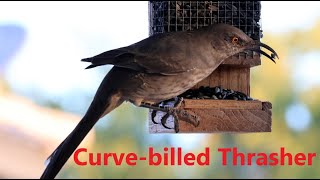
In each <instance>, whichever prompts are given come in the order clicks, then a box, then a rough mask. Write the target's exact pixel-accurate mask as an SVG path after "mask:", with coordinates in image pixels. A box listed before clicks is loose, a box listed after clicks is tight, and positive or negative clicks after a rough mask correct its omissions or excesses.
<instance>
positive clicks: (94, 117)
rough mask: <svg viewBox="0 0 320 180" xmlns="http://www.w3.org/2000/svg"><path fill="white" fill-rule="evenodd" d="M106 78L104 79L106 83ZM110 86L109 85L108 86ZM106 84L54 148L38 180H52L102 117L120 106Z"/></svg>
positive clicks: (120, 102) (119, 96) (116, 95)
mask: <svg viewBox="0 0 320 180" xmlns="http://www.w3.org/2000/svg"><path fill="white" fill-rule="evenodd" d="M106 79H108V77H106V78H105V79H104V81H105V82H106V81H107V80H106ZM108 85H110V84H108ZM106 86H107V84H106V83H103V82H102V83H101V85H100V87H99V89H98V91H97V93H96V95H95V97H94V99H93V101H92V103H91V105H90V106H89V108H88V111H87V112H86V114H85V115H84V117H83V118H82V119H81V121H80V122H79V124H78V125H77V126H76V127H75V129H74V130H73V131H72V132H71V133H70V134H69V136H68V137H67V138H66V139H65V140H64V141H63V142H62V143H61V144H60V145H59V146H58V147H57V148H56V150H55V151H54V152H53V153H52V154H51V156H50V157H49V158H48V160H47V161H49V164H48V165H47V167H46V169H45V171H44V172H43V174H42V176H41V177H40V179H53V178H55V176H56V175H57V174H58V173H59V171H60V170H61V168H62V167H63V166H64V164H65V163H66V161H67V160H68V159H69V157H70V156H71V155H72V153H73V152H74V151H75V149H76V148H77V147H78V146H79V144H80V143H81V142H82V140H83V139H84V138H85V137H86V135H87V134H88V133H89V131H90V130H91V129H92V128H93V126H94V125H95V123H96V122H97V121H98V120H99V119H100V118H101V117H103V116H104V115H106V114H107V113H109V112H111V111H112V110H113V109H115V108H116V107H118V106H119V105H120V104H122V102H123V100H122V99H121V95H120V94H119V93H118V92H117V91H115V90H113V89H110V88H108V87H106Z"/></svg>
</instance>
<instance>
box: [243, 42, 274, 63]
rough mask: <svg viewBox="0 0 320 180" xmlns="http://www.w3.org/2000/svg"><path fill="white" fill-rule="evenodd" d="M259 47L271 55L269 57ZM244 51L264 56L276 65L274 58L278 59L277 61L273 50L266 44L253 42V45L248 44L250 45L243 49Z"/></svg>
mask: <svg viewBox="0 0 320 180" xmlns="http://www.w3.org/2000/svg"><path fill="white" fill-rule="evenodd" d="M260 47H264V48H266V49H268V50H269V51H271V55H269V54H268V53H266V52H264V51H262V50H261V49H260ZM245 50H250V51H255V52H258V53H260V54H262V55H264V56H266V57H267V58H269V59H270V60H271V61H273V62H274V63H276V62H275V58H278V59H279V56H278V54H277V53H276V51H275V50H273V49H272V48H271V47H270V46H268V45H266V44H264V43H262V42H259V41H253V43H250V44H249V45H248V47H247V48H245Z"/></svg>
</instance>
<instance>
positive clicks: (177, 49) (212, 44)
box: [41, 24, 278, 179]
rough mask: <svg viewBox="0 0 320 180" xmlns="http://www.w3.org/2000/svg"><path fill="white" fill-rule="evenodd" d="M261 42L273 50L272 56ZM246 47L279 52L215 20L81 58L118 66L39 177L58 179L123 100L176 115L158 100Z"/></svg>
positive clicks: (183, 88) (176, 92) (192, 83)
mask: <svg viewBox="0 0 320 180" xmlns="http://www.w3.org/2000/svg"><path fill="white" fill-rule="evenodd" d="M260 47H264V48H266V49H268V50H270V51H271V52H272V53H271V55H269V54H267V53H266V52H264V51H262V50H261V49H260ZM247 50H252V51H256V52H258V53H260V54H263V55H265V56H267V57H268V58H269V59H271V60H272V61H274V58H275V57H278V56H277V53H276V52H275V51H274V50H273V49H272V48H271V47H269V46H268V45H266V44H263V43H260V42H256V41H253V40H252V39H251V38H250V37H248V36H247V35H246V34H245V33H244V32H242V31H241V30H240V29H238V28H236V27H234V26H231V25H227V24H214V25H210V26H206V27H203V28H200V29H197V30H193V31H183V32H169V33H162V34H156V35H153V36H150V37H148V38H146V39H143V40H142V41H139V42H137V43H135V44H132V45H130V46H127V47H122V48H118V49H113V50H109V51H106V52H104V53H101V54H99V55H96V56H94V57H91V58H86V59H83V60H82V61H85V62H91V65H90V66H88V67H87V68H93V67H96V66H101V65H108V64H109V65H114V66H113V67H112V69H111V70H110V71H109V72H108V74H107V75H106V76H105V78H104V79H103V81H102V82H101V84H100V86H99V88H98V90H97V92H96V94H95V96H94V99H93V101H92V102H91V104H90V106H89V108H88V110H87V112H86V113H85V115H84V116H83V118H82V119H81V121H80V122H79V124H78V125H77V126H76V127H75V129H74V130H73V131H72V132H71V133H70V134H69V136H68V137H67V138H66V139H65V140H64V141H63V142H62V143H61V144H60V145H59V146H58V147H57V149H56V150H55V151H54V152H53V153H52V154H51V156H50V157H49V159H48V160H49V161H50V162H49V164H48V165H47V167H46V169H45V171H44V173H43V174H42V176H41V178H43V179H44V178H50V179H51V178H54V177H55V176H56V175H57V174H58V172H59V171H60V169H61V168H62V167H63V165H64V164H65V162H66V161H67V160H68V158H69V157H70V156H71V155H72V153H73V152H74V151H75V149H76V148H77V147H78V146H79V144H80V143H81V141H82V140H83V139H84V138H85V136H86V135H87V134H88V132H89V131H90V130H91V129H92V128H93V126H94V125H95V123H96V122H97V121H98V120H99V119H100V118H102V117H104V116H105V115H106V114H108V113H110V112H111V111H112V110H114V109H115V108H117V107H118V106H119V105H121V104H122V103H123V102H124V101H129V102H131V103H133V104H134V105H136V106H138V107H145V108H150V109H154V110H162V111H165V112H167V113H170V114H172V115H174V117H176V115H177V114H183V113H181V111H178V110H177V109H178V108H177V107H173V108H166V109H161V108H159V106H156V104H158V103H160V102H162V101H164V100H168V99H171V98H174V97H177V96H178V95H180V94H182V93H183V92H185V91H186V90H188V89H190V88H192V87H193V86H195V85H196V84H197V83H198V82H199V81H201V80H203V79H204V78H206V77H207V76H209V75H210V74H211V73H212V72H213V71H214V70H215V69H216V68H217V67H218V66H219V65H220V64H221V63H222V62H223V61H224V60H225V59H227V58H228V57H230V56H232V55H235V54H237V53H239V52H243V51H247ZM187 116H188V114H187ZM189 118H191V119H192V117H191V116H190V117H189ZM193 118H194V119H195V120H196V117H194V116H193ZM175 119H176V118H175ZM175 129H177V127H175Z"/></svg>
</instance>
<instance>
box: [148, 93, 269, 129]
mask: <svg viewBox="0 0 320 180" xmlns="http://www.w3.org/2000/svg"><path fill="white" fill-rule="evenodd" d="M181 108H183V109H185V110H187V111H188V112H191V113H195V114H197V115H199V117H200V118H201V119H200V125H199V126H198V127H194V126H193V125H191V124H189V123H186V122H184V121H179V125H180V132H179V133H217V132H271V122H272V117H271V116H272V112H271V109H272V104H271V103H270V102H262V101H259V100H253V101H237V100H213V99H208V100H205V99H201V100H200V99H199V100H193V99H185V100H184V101H183V103H182V106H181ZM149 114H151V113H149ZM162 115H164V114H163V113H162V112H158V114H157V116H156V119H155V121H156V122H160V119H161V117H162ZM149 126H150V128H149V129H150V133H175V132H174V130H173V129H166V128H164V127H163V126H162V125H161V124H154V123H153V122H152V121H151V118H149ZM167 126H169V127H173V118H172V116H170V119H169V120H168V123H167Z"/></svg>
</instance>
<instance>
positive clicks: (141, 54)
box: [82, 32, 194, 75]
mask: <svg viewBox="0 0 320 180" xmlns="http://www.w3.org/2000/svg"><path fill="white" fill-rule="evenodd" d="M191 36H192V33H189V32H184V33H180V32H179V33H177V32H175V33H163V34H157V35H154V36H151V37H149V38H146V39H144V40H142V41H140V42H137V43H135V44H132V45H130V46H127V47H123V48H119V49H114V50H110V51H107V52H104V53H101V54H99V55H97V56H94V57H91V58H86V59H82V61H86V62H91V65H90V66H88V67H87V69H88V68H93V67H96V66H101V65H106V64H110V65H114V66H118V67H123V68H129V69H133V70H136V71H141V72H147V73H159V74H163V75H173V74H177V73H180V72H184V71H188V70H190V69H192V68H193V67H192V66H193V64H194V62H192V61H190V59H191V56H190V53H191V51H190V49H191V45H190V39H191Z"/></svg>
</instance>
